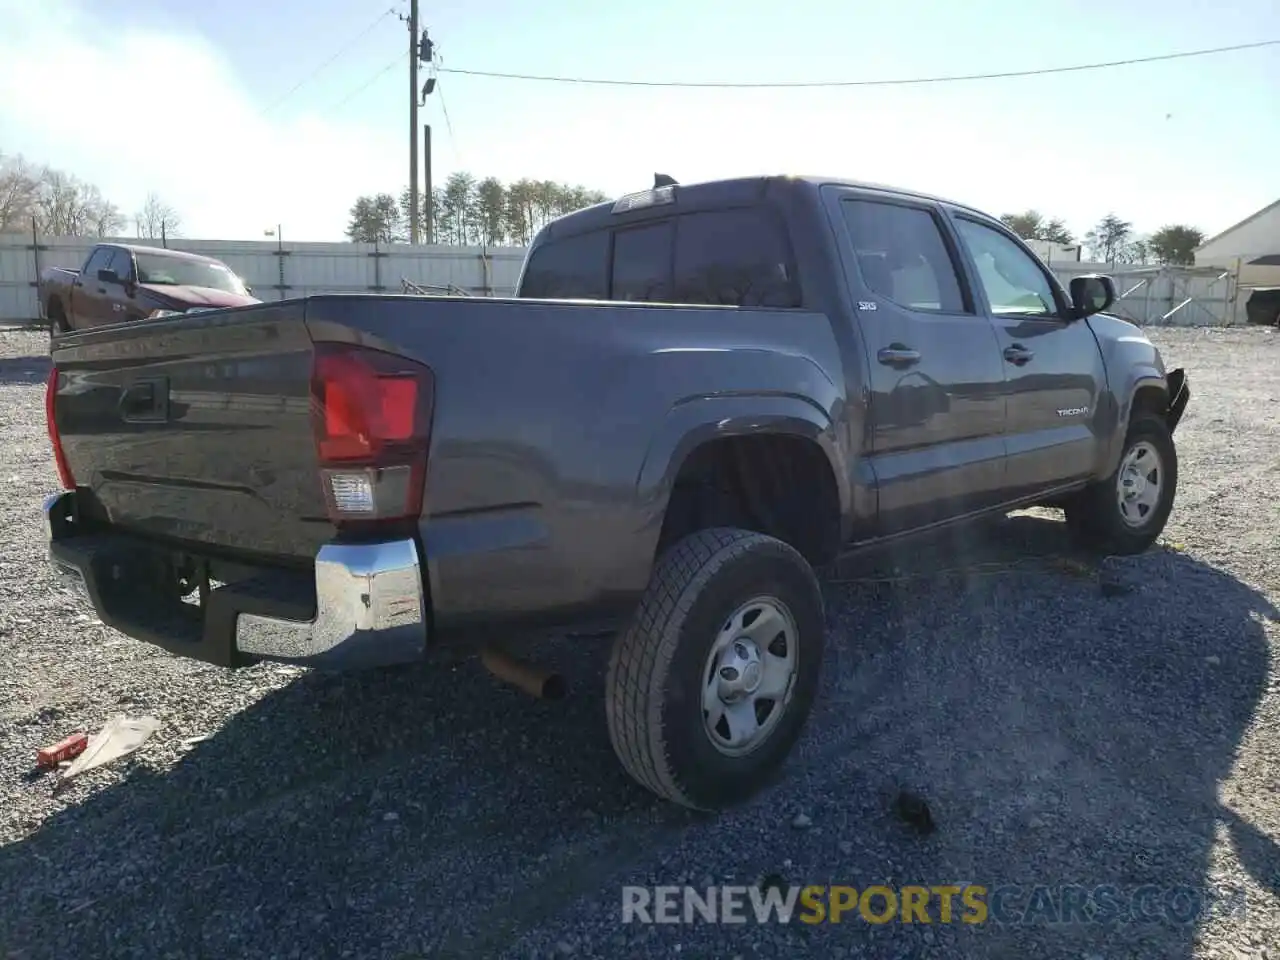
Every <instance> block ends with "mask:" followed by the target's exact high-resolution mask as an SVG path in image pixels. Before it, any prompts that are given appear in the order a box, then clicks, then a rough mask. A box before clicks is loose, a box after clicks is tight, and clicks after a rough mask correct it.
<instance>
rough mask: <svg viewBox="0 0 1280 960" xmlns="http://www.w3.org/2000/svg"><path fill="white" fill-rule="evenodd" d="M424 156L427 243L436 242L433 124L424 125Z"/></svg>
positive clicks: (424, 204) (424, 201)
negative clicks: (432, 166)
mask: <svg viewBox="0 0 1280 960" xmlns="http://www.w3.org/2000/svg"><path fill="white" fill-rule="evenodd" d="M422 154H423V161H424V166H425V167H426V168H427V169H426V173H427V180H426V184H425V186H426V191H427V192H426V193H425V194H424V195H423V202H422V208H423V210H424V211H425V212H426V214H427V243H435V242H436V206H435V205H436V193H435V191H434V190H433V189H432V188H431V124H429V123H424V124H423V125H422Z"/></svg>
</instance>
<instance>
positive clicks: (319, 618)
mask: <svg viewBox="0 0 1280 960" xmlns="http://www.w3.org/2000/svg"><path fill="white" fill-rule="evenodd" d="M75 498H76V494H75V493H74V492H72V491H68V492H64V493H61V494H57V495H55V496H52V497H49V498H48V499H47V500H45V504H44V512H45V520H46V524H47V527H48V535H49V561H50V563H51V565H52V566H53V569H54V571H55V572H56V573H57V574H58V576H59V577H60V578H61V579H62V580H63V581H64V582H65V583H66V584H67V585H68V586H71V587H73V588H74V589H76V590H78V591H79V592H80V593H82V594H83V596H84V597H85V598H86V599H87V600H88V601H89V603H90V604H91V605H92V606H93V608H94V610H95V611H96V613H97V614H98V617H99V618H100V619H101V620H102V621H103V623H106V624H107V625H108V626H111V627H114V628H116V629H117V630H120V631H121V632H122V633H125V634H128V635H129V636H131V637H134V638H136V639H138V640H142V641H145V642H147V643H152V644H155V645H156V646H159V647H161V648H163V649H165V650H168V651H169V652H171V653H175V654H178V655H181V656H187V657H191V658H193V659H196V660H203V661H205V662H207V663H214V664H218V665H221V666H228V667H235V666H241V665H243V664H245V663H248V662H252V661H253V660H259V659H263V660H277V661H282V662H286V663H296V664H300V665H303V666H313V667H321V668H327V669H348V668H358V667H366V666H385V665H390V664H396V663H408V662H413V661H416V660H420V659H422V658H423V657H424V656H425V654H426V647H427V597H426V591H425V589H424V586H423V583H424V581H423V576H422V575H423V569H422V564H421V558H420V556H419V552H418V546H417V544H416V543H415V542H414V541H413V540H411V539H405V540H391V541H383V542H378V543H362V544H327V545H326V546H324V547H322V548H321V549H320V551H319V553H318V554H317V555H316V561H315V573H314V578H308V577H306V576H305V575H303V574H299V573H295V572H292V571H264V572H263V573H262V574H261V575H260V576H257V577H254V578H252V579H248V580H244V581H239V582H236V583H233V584H229V585H226V586H222V587H217V588H215V589H213V590H210V591H209V593H208V598H207V602H206V603H205V604H204V605H203V606H201V605H197V604H192V603H186V602H184V601H183V600H182V599H181V598H179V597H177V596H176V589H175V590H170V591H166V590H165V589H164V585H165V584H167V583H169V582H170V578H168V577H166V576H165V574H164V570H165V562H166V560H167V559H168V557H167V554H166V552H165V551H164V550H163V549H162V548H158V547H156V546H154V545H151V544H145V543H140V542H138V541H136V540H134V539H132V538H130V537H127V536H125V535H122V534H117V533H105V534H104V533H98V532H85V531H82V530H79V529H78V527H77V511H76V499H75Z"/></svg>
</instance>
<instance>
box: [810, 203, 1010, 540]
mask: <svg viewBox="0 0 1280 960" xmlns="http://www.w3.org/2000/svg"><path fill="white" fill-rule="evenodd" d="M823 192H824V203H825V204H826V206H827V209H828V213H829V214H830V216H831V221H832V223H833V225H834V226H835V229H836V232H837V235H838V238H839V242H840V243H839V245H840V248H841V260H842V262H843V264H844V270H845V276H846V280H847V282H848V285H849V291H850V296H851V299H852V301H853V306H854V316H855V320H856V323H857V325H858V329H859V333H860V338H861V340H862V342H863V344H864V347H865V349H866V351H867V354H868V357H867V359H868V366H869V370H870V388H871V397H870V403H869V410H868V414H869V417H868V419H869V424H868V436H867V439H866V442H867V445H868V448H869V450H870V465H871V467H872V469H873V471H874V474H875V480H876V484H877V489H878V491H879V518H880V528H881V532H882V533H886V534H891V533H899V532H902V531H905V530H910V529H917V528H920V527H923V526H927V525H929V524H932V523H937V522H939V521H944V520H947V519H951V518H954V517H957V516H962V515H964V514H968V513H972V512H975V511H978V510H982V509H986V508H988V507H991V506H993V505H996V504H998V503H999V502H1000V500H1001V496H1002V491H1003V488H1004V469H1005V447H1004V435H1003V434H1004V396H1003V391H1004V370H1003V361H1002V359H1001V357H1000V351H999V348H998V347H997V345H996V337H995V331H994V329H993V328H992V324H991V321H990V320H989V319H988V317H987V316H986V315H985V313H983V312H979V311H978V310H977V309H976V306H975V303H974V298H973V295H972V292H971V291H970V290H969V289H968V286H967V283H966V280H965V276H964V273H963V271H962V270H961V269H960V268H959V257H958V251H957V250H956V249H955V247H954V242H953V240H952V239H951V235H950V233H949V231H948V230H947V229H946V227H945V219H944V216H943V214H942V211H941V210H940V208H938V207H937V206H936V205H935V204H932V203H929V202H927V201H923V200H917V199H914V198H902V197H898V196H896V195H891V194H884V193H879V192H870V191H867V192H864V191H859V190H855V189H851V188H844V187H835V186H828V187H826V188H824V191H823Z"/></svg>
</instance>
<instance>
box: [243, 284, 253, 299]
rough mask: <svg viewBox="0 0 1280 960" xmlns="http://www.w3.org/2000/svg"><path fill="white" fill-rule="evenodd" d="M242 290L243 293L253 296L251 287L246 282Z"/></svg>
mask: <svg viewBox="0 0 1280 960" xmlns="http://www.w3.org/2000/svg"><path fill="white" fill-rule="evenodd" d="M244 292H245V293H247V294H248V295H249V296H251V297H252V296H253V287H251V286H249V285H248V284H247V283H246V284H245V285H244Z"/></svg>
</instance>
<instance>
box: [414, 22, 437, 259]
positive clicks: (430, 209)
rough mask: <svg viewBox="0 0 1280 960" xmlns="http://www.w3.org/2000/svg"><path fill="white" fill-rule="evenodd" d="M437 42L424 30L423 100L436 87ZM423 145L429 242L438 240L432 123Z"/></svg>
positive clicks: (420, 52) (421, 52)
mask: <svg viewBox="0 0 1280 960" xmlns="http://www.w3.org/2000/svg"><path fill="white" fill-rule="evenodd" d="M435 46H436V45H435V44H434V43H432V42H431V38H430V37H428V36H427V31H426V30H423V31H422V42H421V43H420V44H419V46H418V57H419V59H421V60H422V62H423V63H425V64H427V70H428V76H427V82H426V83H424V84H423V85H422V102H423V103H424V104H425V103H426V102H427V97H429V96H431V92H432V91H433V90H435V88H436V78H435V63H434V58H435ZM422 147H423V151H424V155H425V156H424V159H425V161H426V163H425V166H426V173H427V182H426V188H427V190H426V194H425V195H424V197H423V204H422V206H423V209H424V210H425V211H426V214H427V230H426V235H427V243H435V242H436V215H435V196H436V195H435V191H434V190H433V189H432V187H431V124H429V123H424V124H423V125H422Z"/></svg>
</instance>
